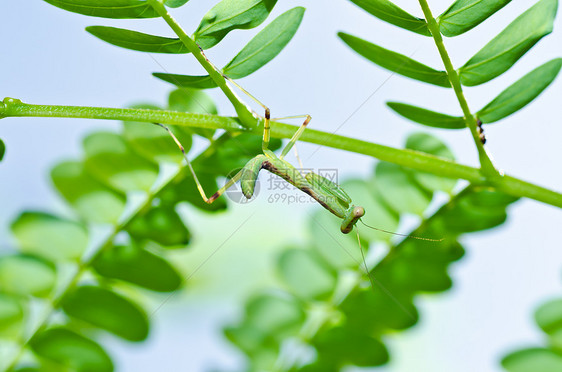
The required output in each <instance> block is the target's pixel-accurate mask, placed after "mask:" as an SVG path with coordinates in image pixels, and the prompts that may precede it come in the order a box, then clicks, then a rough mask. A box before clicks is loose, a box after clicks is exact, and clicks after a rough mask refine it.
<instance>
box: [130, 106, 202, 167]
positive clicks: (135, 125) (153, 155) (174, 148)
mask: <svg viewBox="0 0 562 372" xmlns="http://www.w3.org/2000/svg"><path fill="white" fill-rule="evenodd" d="M133 108H137V109H156V110H158V109H160V108H159V107H157V106H153V105H135V106H133ZM168 129H169V130H170V131H171V132H172V133H173V134H174V135H175V136H176V138H177V139H178V140H179V141H180V143H181V145H182V146H183V148H184V150H185V151H186V152H188V151H189V149H190V148H191V142H192V138H191V136H192V133H191V132H190V131H189V130H188V129H186V128H183V127H181V126H178V125H171V126H168ZM123 138H125V140H126V141H127V144H128V145H129V146H130V147H131V149H132V150H133V151H134V152H136V153H137V154H139V155H141V156H142V157H144V158H145V159H147V160H149V161H151V162H154V163H160V162H171V163H176V164H178V163H181V162H183V160H184V158H183V153H182V152H181V150H180V148H179V147H178V145H177V144H176V143H175V141H174V139H173V138H172V137H171V136H170V134H169V133H168V131H167V130H166V129H164V128H162V127H161V126H158V125H154V124H152V123H145V122H135V121H125V122H123Z"/></svg>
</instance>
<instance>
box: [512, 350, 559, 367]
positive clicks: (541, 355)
mask: <svg viewBox="0 0 562 372" xmlns="http://www.w3.org/2000/svg"><path fill="white" fill-rule="evenodd" d="M502 366H503V368H505V369H506V370H507V371H509V372H538V371H540V372H558V371H562V356H560V355H559V354H557V353H555V352H554V351H552V350H549V349H541V348H531V349H524V350H520V351H517V352H515V353H512V354H510V355H508V356H506V357H505V358H504V359H503V360H502Z"/></svg>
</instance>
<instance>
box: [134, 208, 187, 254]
mask: <svg viewBox="0 0 562 372" xmlns="http://www.w3.org/2000/svg"><path fill="white" fill-rule="evenodd" d="M127 231H128V232H129V234H130V235H131V236H132V237H133V238H135V239H137V240H144V239H149V240H152V241H155V242H157V243H158V244H161V245H164V246H177V245H181V246H185V245H186V244H187V243H188V242H189V239H190V233H189V230H187V227H185V225H184V224H183V221H182V220H181V218H180V216H179V215H178V214H177V213H176V211H175V210H174V209H173V208H172V207H163V206H160V207H154V208H151V209H150V210H149V211H148V212H147V213H146V214H145V215H143V216H137V217H136V218H135V219H133V220H132V221H131V223H130V224H129V225H128V226H127Z"/></svg>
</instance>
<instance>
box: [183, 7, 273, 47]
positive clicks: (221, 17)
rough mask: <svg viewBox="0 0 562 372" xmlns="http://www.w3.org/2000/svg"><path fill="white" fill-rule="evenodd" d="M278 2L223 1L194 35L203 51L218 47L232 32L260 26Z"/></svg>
mask: <svg viewBox="0 0 562 372" xmlns="http://www.w3.org/2000/svg"><path fill="white" fill-rule="evenodd" d="M275 3H277V0H222V1H221V2H220V3H218V4H217V5H215V6H214V7H213V8H212V9H211V10H209V12H207V14H205V16H204V17H203V19H202V20H201V23H200V24H199V27H197V30H196V31H195V33H194V34H193V36H194V38H195V42H197V44H199V46H200V47H201V48H203V49H208V48H211V47H213V46H215V45H217V44H218V43H219V42H220V41H221V40H222V39H223V38H224V37H225V36H226V35H227V34H228V33H229V32H230V31H232V30H235V29H243V30H247V29H250V28H254V27H257V26H259V25H260V24H261V23H262V22H263V21H265V19H266V18H267V16H268V15H269V13H270V12H271V10H272V9H273V7H274V6H275Z"/></svg>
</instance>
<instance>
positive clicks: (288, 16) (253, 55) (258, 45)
mask: <svg viewBox="0 0 562 372" xmlns="http://www.w3.org/2000/svg"><path fill="white" fill-rule="evenodd" d="M303 16H304V8H302V7H296V8H293V9H291V10H288V11H287V12H285V13H283V14H281V15H280V16H279V17H277V18H276V19H275V20H274V21H273V22H271V23H270V24H269V25H267V27H265V28H264V29H263V30H261V31H260V32H259V33H258V34H257V35H256V36H255V37H254V38H253V39H252V40H251V41H250V42H249V43H248V44H247V45H246V46H245V47H244V48H243V49H242V50H241V51H240V53H238V54H237V55H236V57H234V58H233V59H232V61H230V62H229V63H228V64H227V65H226V66H225V67H224V68H223V72H224V73H225V74H226V75H228V76H229V77H230V78H232V79H239V78H243V77H245V76H248V75H250V74H252V73H254V72H255V71H257V70H258V69H260V68H261V67H263V66H264V65H265V64H266V63H268V62H269V61H271V60H272V59H273V58H275V56H277V55H278V54H279V53H280V52H281V51H282V50H283V48H285V46H286V45H287V44H288V43H289V41H290V40H291V39H292V38H293V36H294V35H295V33H296V32H297V30H298V28H299V25H300V24H301V21H302V17H303Z"/></svg>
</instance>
